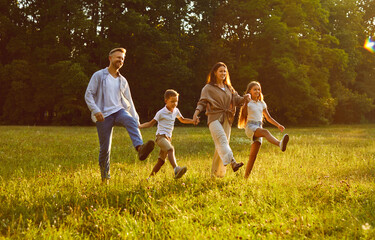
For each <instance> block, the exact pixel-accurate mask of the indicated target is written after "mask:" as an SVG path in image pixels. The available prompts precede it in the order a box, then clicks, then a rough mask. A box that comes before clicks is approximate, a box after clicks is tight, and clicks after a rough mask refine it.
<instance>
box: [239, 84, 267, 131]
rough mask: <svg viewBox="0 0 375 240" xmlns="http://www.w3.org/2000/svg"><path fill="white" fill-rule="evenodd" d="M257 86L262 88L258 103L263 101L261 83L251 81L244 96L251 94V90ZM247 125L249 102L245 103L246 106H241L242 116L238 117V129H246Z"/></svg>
mask: <svg viewBox="0 0 375 240" xmlns="http://www.w3.org/2000/svg"><path fill="white" fill-rule="evenodd" d="M256 85H258V86H259V88H260V95H259V99H258V101H263V94H262V87H261V86H260V83H259V82H257V81H251V82H250V83H249V84H248V85H247V88H246V91H245V93H244V94H248V93H250V90H251V89H252V88H253V87H254V86H256ZM246 123H247V102H245V104H244V105H242V106H241V109H240V115H239V117H238V128H245V126H246Z"/></svg>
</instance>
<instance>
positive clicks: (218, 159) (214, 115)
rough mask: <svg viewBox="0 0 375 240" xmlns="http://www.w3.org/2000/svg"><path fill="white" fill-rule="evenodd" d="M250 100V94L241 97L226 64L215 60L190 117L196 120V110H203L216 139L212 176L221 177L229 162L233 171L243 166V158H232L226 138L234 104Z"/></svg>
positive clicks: (237, 104) (234, 110)
mask: <svg viewBox="0 0 375 240" xmlns="http://www.w3.org/2000/svg"><path fill="white" fill-rule="evenodd" d="M249 100H250V95H249V94H246V95H244V97H241V96H239V95H238V93H237V92H236V91H235V90H234V88H233V87H232V84H231V82H230V77H229V72H228V68H227V66H226V65H225V64H224V63H222V62H218V63H216V64H215V65H214V66H213V67H212V69H211V71H210V73H209V75H208V77H207V84H206V85H205V86H204V87H203V89H202V92H201V97H200V99H199V101H198V104H197V108H196V110H195V112H194V115H193V121H197V120H198V115H199V113H201V112H202V111H203V110H206V115H207V118H208V119H207V123H208V127H209V129H210V132H211V135H212V139H213V140H214V143H215V154H214V159H213V163H212V170H211V175H212V176H213V177H224V175H225V172H226V166H227V165H228V164H231V166H232V169H233V171H234V172H236V171H237V170H238V169H239V168H240V167H242V166H243V163H242V162H241V163H237V162H236V160H235V159H234V157H233V152H232V149H231V148H230V146H229V139H230V132H231V126H232V123H233V119H234V115H235V113H236V106H240V105H242V104H243V103H245V101H249Z"/></svg>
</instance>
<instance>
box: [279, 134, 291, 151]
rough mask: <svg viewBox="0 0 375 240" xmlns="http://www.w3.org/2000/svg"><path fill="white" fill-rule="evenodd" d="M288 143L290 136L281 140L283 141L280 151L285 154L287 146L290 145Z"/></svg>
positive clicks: (286, 135) (285, 136)
mask: <svg viewBox="0 0 375 240" xmlns="http://www.w3.org/2000/svg"><path fill="white" fill-rule="evenodd" d="M288 142H289V135H288V134H285V135H284V136H283V138H282V139H281V141H280V149H281V151H283V152H284V151H285V150H286V145H287V144H288Z"/></svg>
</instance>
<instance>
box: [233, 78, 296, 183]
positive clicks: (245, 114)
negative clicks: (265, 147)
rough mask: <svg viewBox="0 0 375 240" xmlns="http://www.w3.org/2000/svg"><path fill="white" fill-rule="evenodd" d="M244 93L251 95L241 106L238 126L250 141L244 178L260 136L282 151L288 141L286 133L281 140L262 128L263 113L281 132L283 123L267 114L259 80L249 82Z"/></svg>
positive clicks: (254, 155)
mask: <svg viewBox="0 0 375 240" xmlns="http://www.w3.org/2000/svg"><path fill="white" fill-rule="evenodd" d="M245 93H246V94H248V93H249V94H250V95H251V99H250V101H248V102H247V104H245V105H244V106H242V107H241V110H240V116H239V120H238V127H239V128H245V133H246V135H247V136H248V137H249V138H250V139H251V141H252V144H251V149H250V156H249V162H248V163H247V166H246V171H245V178H248V177H249V175H250V172H251V169H252V168H253V165H254V162H255V159H256V158H257V154H258V152H259V149H260V146H261V144H262V137H265V138H266V139H267V141H268V142H270V143H272V144H274V145H276V146H279V147H280V149H281V151H283V152H284V151H285V150H286V145H287V144H288V141H289V136H288V134H285V135H284V136H283V138H282V139H281V141H279V140H277V139H276V138H275V137H274V136H272V134H271V133H270V132H269V131H268V130H267V129H263V128H262V120H263V115H264V116H265V118H266V119H267V121H268V122H269V123H271V124H272V125H274V126H276V127H277V128H278V129H279V130H280V131H281V132H283V131H284V129H285V127H284V126H283V125H281V124H279V123H278V122H276V120H275V119H273V118H272V117H271V115H270V114H269V112H268V110H267V105H266V103H265V102H264V101H263V94H262V89H261V86H260V83H259V82H256V81H253V82H250V83H249V84H248V85H247V89H246V92H245Z"/></svg>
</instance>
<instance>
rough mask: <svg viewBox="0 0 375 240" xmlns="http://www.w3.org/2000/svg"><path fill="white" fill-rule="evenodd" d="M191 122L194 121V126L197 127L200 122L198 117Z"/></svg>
mask: <svg viewBox="0 0 375 240" xmlns="http://www.w3.org/2000/svg"><path fill="white" fill-rule="evenodd" d="M193 121H194V125H198V123H199V122H200V121H199V117H196V119H195V120H194V119H193Z"/></svg>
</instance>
